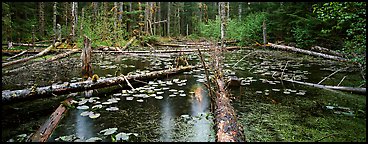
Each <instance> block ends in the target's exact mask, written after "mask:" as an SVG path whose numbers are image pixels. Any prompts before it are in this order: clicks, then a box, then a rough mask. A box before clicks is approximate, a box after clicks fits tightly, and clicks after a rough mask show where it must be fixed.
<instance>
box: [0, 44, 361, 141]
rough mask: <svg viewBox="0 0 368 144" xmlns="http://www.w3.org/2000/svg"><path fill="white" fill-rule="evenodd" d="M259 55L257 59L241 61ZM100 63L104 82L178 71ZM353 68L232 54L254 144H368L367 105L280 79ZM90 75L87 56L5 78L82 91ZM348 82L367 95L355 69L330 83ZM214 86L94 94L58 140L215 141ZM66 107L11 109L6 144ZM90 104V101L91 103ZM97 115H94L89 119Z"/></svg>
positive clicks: (193, 75) (167, 82) (149, 61)
mask: <svg viewBox="0 0 368 144" xmlns="http://www.w3.org/2000/svg"><path fill="white" fill-rule="evenodd" d="M252 52H253V53H252ZM249 53H252V54H251V55H249V57H246V58H244V59H243V60H242V61H240V62H238V61H239V60H240V59H241V58H243V56H244V55H247V54H249ZM93 58H94V59H93V61H92V62H93V69H94V73H96V74H98V75H99V76H100V77H102V78H103V77H113V76H115V75H116V74H117V75H119V74H124V75H128V74H134V73H144V72H148V71H154V70H161V69H166V68H172V67H175V60H174V59H173V58H171V59H166V58H156V57H151V58H149V57H148V58H142V57H141V58H139V57H134V58H131V57H127V56H123V55H115V54H96V55H95V56H94V57H93ZM188 59H189V60H191V61H189V63H190V64H192V65H194V64H196V63H198V57H197V56H195V55H188ZM206 59H207V60H209V57H207V58H206ZM235 63H237V64H236V66H234V64H235ZM286 63H287V66H286V68H285V65H286ZM346 66H348V65H346V64H343V63H338V62H334V61H328V60H323V59H320V58H313V57H311V56H305V55H299V54H295V53H287V52H281V51H269V50H240V51H231V52H228V54H226V59H225V67H224V68H225V75H226V76H229V75H233V76H235V75H236V76H237V77H238V78H241V80H242V83H241V85H240V86H234V87H229V89H230V90H231V93H232V96H233V101H232V104H233V105H234V108H235V109H236V112H237V114H238V121H239V122H240V123H241V124H242V126H243V129H244V139H245V140H246V141H366V128H365V127H366V117H365V116H366V115H365V112H366V97H365V96H363V95H358V94H351V93H346V92H339V91H331V90H323V89H317V88H310V87H307V86H301V85H297V84H292V83H289V82H285V81H280V79H278V78H279V77H280V76H281V75H282V76H283V77H285V78H292V79H294V80H299V81H306V82H311V83H318V82H319V81H320V80H321V79H323V77H325V76H327V75H329V74H331V73H332V72H333V71H335V70H337V69H341V68H344V67H346ZM80 67H81V64H80V60H79V54H76V55H73V56H72V57H70V58H68V59H61V60H59V61H56V62H50V63H46V64H42V65H40V67H36V68H30V70H29V71H30V72H31V74H30V73H29V72H28V71H22V72H21V73H18V74H17V75H8V76H3V77H2V86H3V89H23V88H29V87H31V86H32V85H34V83H37V84H38V85H39V86H43V85H50V84H51V83H64V82H76V81H80V80H81V79H80V78H79V77H80ZM344 76H347V77H346V78H345V80H344V81H343V82H342V83H341V84H340V85H342V86H353V87H357V85H356V84H357V83H358V82H359V81H360V80H361V76H360V72H359V69H358V68H349V69H348V70H343V71H341V72H339V73H337V74H336V75H334V76H332V77H331V78H330V79H327V80H326V81H324V82H323V83H322V84H328V85H337V84H338V83H339V82H340V80H341V78H342V77H344ZM204 77H205V75H204V71H203V69H197V70H193V71H191V72H185V73H184V74H179V75H175V76H173V77H169V78H164V79H155V80H150V81H145V82H136V83H139V85H137V86H136V87H135V89H139V90H136V91H131V89H130V88H129V87H125V88H124V89H122V88H120V87H119V86H115V87H112V88H105V89H99V90H97V91H93V94H92V95H90V97H89V98H84V96H85V95H86V94H85V92H82V93H76V99H75V100H76V101H77V102H80V103H81V104H79V103H77V104H75V107H76V108H74V109H70V110H69V111H68V113H67V114H66V116H65V117H64V118H63V119H62V121H61V123H60V124H59V126H58V127H57V129H56V130H55V131H54V133H53V134H52V136H51V137H50V139H49V141H86V140H88V141H96V140H98V139H101V141H120V140H123V141H214V140H215V134H214V129H213V121H212V117H213V116H212V115H211V114H210V111H209V107H210V99H209V97H208V96H207V90H206V88H205V87H204V86H203V79H204ZM357 81H358V82H357ZM87 95H88V94H87ZM95 97H99V98H100V99H97V98H95ZM65 98H66V95H65V96H60V97H51V98H45V99H39V100H33V101H27V102H20V103H15V104H9V105H4V106H3V110H2V113H3V121H2V139H3V141H8V140H9V139H11V138H12V139H13V140H16V139H22V137H26V136H29V134H31V133H33V132H34V131H36V130H37V129H38V127H39V125H40V124H42V123H43V122H44V121H45V120H46V119H47V117H48V116H49V115H50V114H51V113H52V112H53V111H54V110H55V109H56V108H57V106H58V105H59V104H60V102H61V101H63V100H64V99H65ZM83 99H84V100H83ZM88 100H90V102H85V103H84V101H88ZM83 103H84V104H83ZM110 103H111V104H110ZM98 105H101V106H102V107H101V108H99V106H98ZM78 106H79V107H78ZM82 106H88V109H84V108H83V107H82ZM94 106H95V107H94ZM77 107H78V108H77ZM92 107H94V108H92ZM88 111H92V113H93V114H90V115H88V114H87V112H88ZM83 112H84V113H83ZM81 114H82V115H85V116H82V115H81ZM98 114H99V115H98ZM97 115H98V117H97ZM91 117H92V118H91ZM95 117H97V118H95ZM103 130H105V131H103ZM21 134H26V135H21ZM17 135H21V136H18V137H17Z"/></svg>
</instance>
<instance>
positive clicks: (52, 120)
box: [27, 98, 72, 142]
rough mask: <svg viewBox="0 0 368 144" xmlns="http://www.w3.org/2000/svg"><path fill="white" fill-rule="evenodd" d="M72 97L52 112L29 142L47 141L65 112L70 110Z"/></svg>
mask: <svg viewBox="0 0 368 144" xmlns="http://www.w3.org/2000/svg"><path fill="white" fill-rule="evenodd" d="M71 100H72V98H68V99H66V100H65V101H63V103H62V104H60V105H59V107H58V108H57V109H56V110H55V111H54V112H53V113H52V114H51V116H50V117H49V118H48V119H47V121H46V122H45V123H44V124H43V125H42V126H41V127H40V128H39V129H38V130H37V131H36V132H35V133H34V134H33V135H32V136H31V137H30V139H29V140H27V141H29V142H46V141H47V140H48V139H49V137H50V136H51V134H52V132H53V131H54V130H55V128H56V127H57V125H58V124H59V122H60V120H61V119H62V118H63V116H64V114H65V113H66V112H67V111H68V108H67V107H68V106H70V105H71V104H70V101H71Z"/></svg>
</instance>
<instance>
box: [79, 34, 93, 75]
mask: <svg viewBox="0 0 368 144" xmlns="http://www.w3.org/2000/svg"><path fill="white" fill-rule="evenodd" d="M91 59H92V48H91V40H90V39H89V38H88V37H87V36H84V48H83V50H82V54H81V60H82V76H83V78H88V77H92V73H93V72H92V63H91Z"/></svg>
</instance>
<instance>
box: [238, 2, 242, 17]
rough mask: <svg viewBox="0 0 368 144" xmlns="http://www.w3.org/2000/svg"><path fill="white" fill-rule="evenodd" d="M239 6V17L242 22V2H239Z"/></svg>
mask: <svg viewBox="0 0 368 144" xmlns="http://www.w3.org/2000/svg"><path fill="white" fill-rule="evenodd" d="M238 5H239V8H238V16H239V20H241V17H242V2H239V3H238Z"/></svg>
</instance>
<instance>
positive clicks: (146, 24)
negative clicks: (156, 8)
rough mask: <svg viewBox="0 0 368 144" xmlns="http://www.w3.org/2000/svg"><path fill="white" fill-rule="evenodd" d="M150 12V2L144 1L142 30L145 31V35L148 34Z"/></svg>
mask: <svg viewBox="0 0 368 144" xmlns="http://www.w3.org/2000/svg"><path fill="white" fill-rule="evenodd" d="M149 13H150V4H149V2H146V6H145V16H144V18H145V20H144V28H145V29H144V30H145V32H146V34H147V35H149V15H150V14H149Z"/></svg>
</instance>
